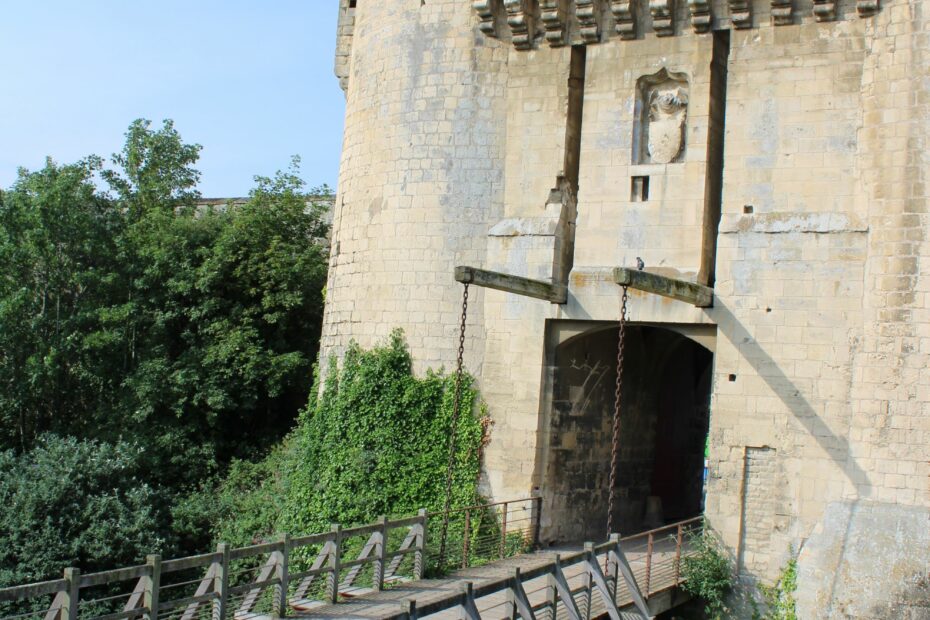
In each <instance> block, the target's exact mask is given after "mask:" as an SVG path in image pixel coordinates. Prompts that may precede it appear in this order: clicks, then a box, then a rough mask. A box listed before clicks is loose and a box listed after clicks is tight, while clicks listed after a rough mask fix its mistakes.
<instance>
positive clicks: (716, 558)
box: [681, 525, 733, 620]
mask: <svg viewBox="0 0 930 620" xmlns="http://www.w3.org/2000/svg"><path fill="white" fill-rule="evenodd" d="M689 542H690V545H691V547H692V548H693V549H695V551H696V552H695V553H694V554H692V555H688V556H686V557H685V558H684V559H683V560H682V570H681V572H682V576H683V577H684V579H685V580H686V581H685V582H684V583H683V584H682V586H681V587H682V588H683V589H684V590H685V592H687V593H688V594H690V595H691V596H695V597H698V598H700V599H701V600H702V601H703V602H704V613H705V614H707V616H708V617H709V618H713V619H714V620H718V619H720V618H723V617H724V613H725V612H726V611H727V606H726V603H725V598H726V595H727V593H728V592H729V591H730V590H731V589H732V587H733V573H732V568H731V566H730V560H729V557H728V556H727V554H726V551H725V550H724V548H723V545H722V544H721V542H720V541H719V540H718V539H717V538H716V537H715V536H714V534H713V533H712V532H710V531H709V530H708V529H707V527H706V525H705V529H704V531H703V532H702V533H701V534H699V535H695V536H692V537H691V538H690V541H689Z"/></svg>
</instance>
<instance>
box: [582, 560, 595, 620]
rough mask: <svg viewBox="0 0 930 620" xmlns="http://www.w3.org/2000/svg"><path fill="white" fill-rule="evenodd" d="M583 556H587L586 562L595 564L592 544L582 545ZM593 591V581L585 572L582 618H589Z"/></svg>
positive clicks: (587, 572) (588, 573)
mask: <svg viewBox="0 0 930 620" xmlns="http://www.w3.org/2000/svg"><path fill="white" fill-rule="evenodd" d="M584 550H585V554H586V555H587V560H588V562H597V557H596V556H595V553H594V543H592V542H586V543H585V544H584ZM593 591H594V579H592V578H591V572H590V571H585V573H584V617H585V618H590V617H591V601H592V594H593Z"/></svg>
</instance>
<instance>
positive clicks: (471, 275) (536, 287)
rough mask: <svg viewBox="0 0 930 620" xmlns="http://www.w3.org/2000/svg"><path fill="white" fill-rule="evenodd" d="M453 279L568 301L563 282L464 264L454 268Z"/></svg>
mask: <svg viewBox="0 0 930 620" xmlns="http://www.w3.org/2000/svg"><path fill="white" fill-rule="evenodd" d="M455 279H456V281H457V282H461V283H463V284H474V285H476V286H483V287H485V288H493V289H496V290H498V291H505V292H507V293H514V294H516V295H523V296H525V297H535V298H536V299H544V300H546V301H549V302H552V303H554V304H564V303H565V302H566V301H568V288H567V287H566V286H565V285H564V284H553V283H552V282H543V281H542V280H531V279H530V278H523V277H521V276H512V275H510V274H506V273H500V272H497V271H488V270H486V269H477V268H475V267H466V266H464V265H460V266H458V267H456V268H455Z"/></svg>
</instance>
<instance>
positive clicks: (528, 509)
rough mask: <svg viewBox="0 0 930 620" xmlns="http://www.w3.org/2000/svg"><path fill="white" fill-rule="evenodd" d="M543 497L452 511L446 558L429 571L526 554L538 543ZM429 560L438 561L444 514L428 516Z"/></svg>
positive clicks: (463, 566)
mask: <svg viewBox="0 0 930 620" xmlns="http://www.w3.org/2000/svg"><path fill="white" fill-rule="evenodd" d="M541 507H542V498H541V497H530V498H525V499H518V500H509V501H503V502H494V503H490V504H480V505H475V506H468V507H466V508H458V509H455V510H450V511H449V529H448V533H447V544H446V557H445V559H444V565H443V566H434V565H432V564H431V565H430V569H431V570H430V572H431V573H432V572H439V573H445V572H447V571H450V570H455V569H458V568H468V567H470V566H480V565H482V564H487V563H488V562H493V561H494V560H500V559H503V558H507V557H513V556H515V555H519V554H521V553H525V552H527V551H529V550H531V549H533V548H534V547H536V546H537V545H538V544H539V512H540V509H541ZM428 516H429V531H430V535H429V536H428V537H427V540H428V541H429V557H430V559H431V560H433V559H435V560H438V556H439V554H438V544H439V531H440V528H441V525H442V518H443V513H441V512H431V513H429V515H428Z"/></svg>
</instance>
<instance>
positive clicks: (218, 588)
mask: <svg viewBox="0 0 930 620" xmlns="http://www.w3.org/2000/svg"><path fill="white" fill-rule="evenodd" d="M216 552H217V553H220V554H222V557H221V558H220V560H219V562H215V563H214V565H215V566H216V571H214V578H213V588H214V592H216V598H215V599H214V600H213V620H225V618H226V608H227V606H228V605H229V545H227V544H226V543H220V544H218V545H217V546H216Z"/></svg>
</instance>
